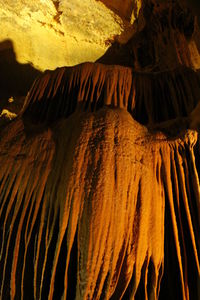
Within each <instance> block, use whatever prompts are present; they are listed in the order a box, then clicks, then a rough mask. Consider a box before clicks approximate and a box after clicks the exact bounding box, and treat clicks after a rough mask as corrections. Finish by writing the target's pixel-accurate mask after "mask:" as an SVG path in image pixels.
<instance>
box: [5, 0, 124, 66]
mask: <svg viewBox="0 0 200 300" xmlns="http://www.w3.org/2000/svg"><path fill="white" fill-rule="evenodd" d="M104 2H105V1H104ZM116 2H117V1H116ZM118 2H120V1H118ZM128 2H130V1H127V5H125V6H124V9H123V10H122V14H121V17H120V16H119V15H120V13H117V12H118V11H119V10H118V7H117V6H116V5H114V6H112V1H108V4H109V6H110V7H112V8H113V11H112V10H111V9H109V8H108V7H107V6H105V4H103V3H102V2H101V1H95V0H87V1H81V0H73V1H72V0H70V1H64V0H59V1H53V0H37V1H28V0H23V1H22V0H17V1H13V0H7V1H4V0H0V20H1V25H0V27H1V30H0V41H4V40H7V39H9V40H11V41H12V43H13V47H14V51H15V54H16V57H17V60H18V61H19V62H20V63H27V62H31V63H32V64H33V65H34V66H35V67H36V68H37V69H40V70H45V69H54V68H56V67H58V66H63V65H74V64H77V63H80V62H84V61H95V60H96V59H97V58H99V57H100V56H101V55H102V54H103V53H104V52H105V51H106V49H107V48H108V47H109V44H110V42H109V41H110V40H112V39H113V37H114V36H115V35H119V34H120V33H121V32H122V30H123V20H122V18H123V17H124V18H126V15H127V11H129V3H128ZM114 10H115V12H114ZM0 47H1V46H0ZM2 47H3V46H2ZM2 47H1V48H2Z"/></svg>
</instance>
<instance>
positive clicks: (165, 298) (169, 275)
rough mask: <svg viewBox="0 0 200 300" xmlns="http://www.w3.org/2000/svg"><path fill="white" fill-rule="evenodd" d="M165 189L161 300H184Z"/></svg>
mask: <svg viewBox="0 0 200 300" xmlns="http://www.w3.org/2000/svg"><path fill="white" fill-rule="evenodd" d="M164 188H165V238H164V253H165V256H164V274H163V278H162V280H161V286H160V295H159V300H169V299H182V298H183V295H182V290H181V278H180V270H179V264H178V258H177V254H176V253H177V251H176V246H175V240H174V232H173V225H172V217H171V210H170V206H169V198H168V194H167V189H166V186H165V185H164Z"/></svg>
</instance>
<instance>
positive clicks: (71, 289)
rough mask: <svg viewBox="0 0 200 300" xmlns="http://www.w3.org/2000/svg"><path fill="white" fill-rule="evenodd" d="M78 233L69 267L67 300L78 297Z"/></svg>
mask: <svg viewBox="0 0 200 300" xmlns="http://www.w3.org/2000/svg"><path fill="white" fill-rule="evenodd" d="M77 239H78V233H77V231H76V234H75V237H74V242H73V246H72V250H71V253H70V261H69V267H68V283H67V286H68V290H67V299H70V300H74V299H75V297H76V285H77V271H78V240H77Z"/></svg>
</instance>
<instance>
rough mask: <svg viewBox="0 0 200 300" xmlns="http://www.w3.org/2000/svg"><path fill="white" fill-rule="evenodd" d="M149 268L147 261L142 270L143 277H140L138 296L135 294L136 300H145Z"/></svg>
mask: <svg viewBox="0 0 200 300" xmlns="http://www.w3.org/2000/svg"><path fill="white" fill-rule="evenodd" d="M146 268H147V259H145V261H144V263H143V266H142V269H141V277H140V283H139V286H138V288H137V291H136V294H135V300H142V299H145V272H146Z"/></svg>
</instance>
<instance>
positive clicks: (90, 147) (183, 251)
mask: <svg viewBox="0 0 200 300" xmlns="http://www.w3.org/2000/svg"><path fill="white" fill-rule="evenodd" d="M199 96H200V91H199V75H198V72H195V71H192V70H188V69H181V70H175V71H173V72H165V73H164V72H163V73H157V74H154V75H150V74H138V73H137V74H136V73H134V72H133V71H132V69H131V68H125V67H118V66H104V65H101V64H89V63H87V64H82V65H79V66H76V67H72V68H61V69H57V70H56V71H54V72H49V71H48V72H46V74H45V75H44V76H43V77H41V78H40V79H38V80H36V82H35V83H34V84H33V87H32V89H31V90H30V92H29V94H28V95H27V98H26V102H25V105H24V108H23V110H22V113H21V115H20V116H19V117H18V118H17V119H15V120H14V121H12V122H11V123H9V124H8V125H7V126H6V127H5V128H4V129H3V130H2V131H1V138H0V165H1V168H0V230H1V231H0V270H1V272H0V298H1V299H9V298H11V299H67V300H72V299H76V300H78V299H90V300H91V299H112V300H115V299H116V300H118V299H158V297H159V299H191V300H193V299H198V297H199V296H198V281H199V274H200V265H199V255H200V240H199V229H200V224H199V223H200V183H199V176H200V175H199V174H200V159H199V157H200V140H199V135H198V133H197V132H196V131H192V130H183V131H181V132H179V134H178V135H172V136H170V137H169V136H167V135H164V134H163V133H160V132H154V133H152V132H151V131H149V130H148V126H146V125H154V124H157V123H158V122H161V121H168V120H171V119H173V118H177V117H178V118H180V120H181V118H182V117H186V116H188V114H189V113H190V112H191V111H192V110H193V109H194V107H195V106H196V104H197V101H198V98H199ZM171 122H172V123H170V126H172V124H173V121H171ZM141 124H143V125H141ZM174 124H177V123H174ZM186 125H187V123H186ZM165 126H167V123H166V124H165ZM175 129H176V128H175ZM175 131H176V130H175Z"/></svg>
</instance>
